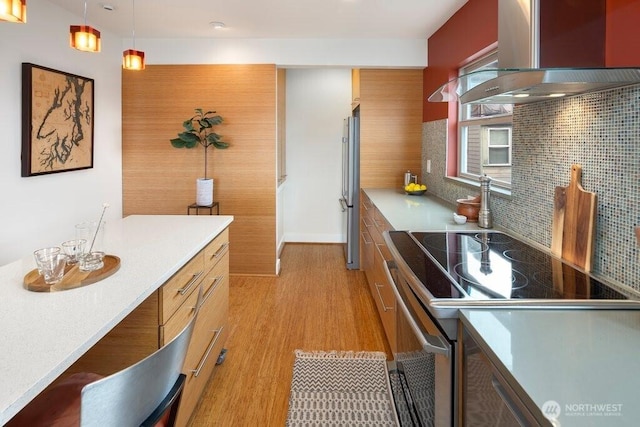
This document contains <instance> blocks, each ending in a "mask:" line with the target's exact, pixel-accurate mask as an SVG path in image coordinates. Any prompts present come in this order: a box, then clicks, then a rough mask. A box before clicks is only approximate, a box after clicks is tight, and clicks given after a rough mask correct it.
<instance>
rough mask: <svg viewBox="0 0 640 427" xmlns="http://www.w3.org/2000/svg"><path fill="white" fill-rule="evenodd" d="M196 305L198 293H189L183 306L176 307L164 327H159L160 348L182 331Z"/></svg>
mask: <svg viewBox="0 0 640 427" xmlns="http://www.w3.org/2000/svg"><path fill="white" fill-rule="evenodd" d="M201 286H202V285H201ZM197 303H198V292H191V293H190V294H189V296H188V297H187V299H186V301H185V302H184V304H182V305H181V306H180V307H178V309H177V310H176V312H175V313H174V314H173V316H171V318H170V319H169V320H168V321H167V322H166V323H165V324H164V325H160V346H163V345H166V344H167V343H168V342H169V341H171V340H172V339H173V338H174V337H175V336H176V335H178V334H179V333H180V331H182V329H183V328H184V327H185V326H186V324H187V322H188V321H189V319H191V316H193V313H194V312H195V309H196V304H197Z"/></svg>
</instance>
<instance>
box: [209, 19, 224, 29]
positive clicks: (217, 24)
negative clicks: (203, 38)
mask: <svg viewBox="0 0 640 427" xmlns="http://www.w3.org/2000/svg"><path fill="white" fill-rule="evenodd" d="M209 25H211V26H212V27H213V28H215V29H216V30H219V29H221V28H224V27H225V25H224V22H220V21H211V22H209Z"/></svg>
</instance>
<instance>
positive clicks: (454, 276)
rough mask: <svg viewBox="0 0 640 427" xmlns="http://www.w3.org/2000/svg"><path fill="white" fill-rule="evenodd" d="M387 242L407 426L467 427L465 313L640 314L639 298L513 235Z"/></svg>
mask: <svg viewBox="0 0 640 427" xmlns="http://www.w3.org/2000/svg"><path fill="white" fill-rule="evenodd" d="M383 236H384V239H385V242H386V244H387V247H388V249H389V251H390V253H391V255H392V257H393V261H392V262H389V263H388V264H387V269H388V276H389V277H388V279H389V282H390V284H391V285H393V287H394V288H395V292H396V299H397V305H398V318H397V324H398V330H397V335H398V336H397V340H398V345H397V348H396V349H395V350H394V357H395V362H394V363H395V365H394V366H393V368H394V369H392V372H391V378H392V381H393V382H392V383H396V386H394V390H402V391H403V392H404V393H403V395H404V396H405V397H404V401H403V400H402V398H397V399H396V400H397V401H398V402H400V403H398V404H397V407H398V413H399V417H400V418H401V420H405V422H406V425H419V426H421V425H426V426H436V427H449V426H454V427H455V426H459V425H465V424H464V414H462V412H461V411H462V409H463V408H462V406H461V405H459V400H460V397H459V395H460V390H461V388H460V385H459V384H460V382H461V379H460V372H461V366H462V363H463V359H462V357H461V354H460V353H461V352H460V351H459V348H458V311H459V309H461V308H473V307H483V308H486V307H505V308H510V309H516V308H518V307H523V308H529V309H535V308H544V309H549V308H563V309H573V308H579V309H611V308H618V309H619V308H634V309H638V308H640V302H639V300H638V299H637V298H635V297H634V296H631V295H627V294H626V293H625V292H623V291H622V290H619V289H616V288H614V287H612V286H610V285H608V284H605V283H603V282H602V281H600V280H598V279H596V278H595V277H593V276H591V275H589V274H588V273H586V272H584V271H581V270H579V269H576V268H575V267H573V266H571V265H569V264H566V263H564V262H563V261H562V260H560V259H558V258H555V257H553V256H551V255H550V254H549V253H548V252H545V251H543V250H541V249H538V248H535V247H533V246H532V245H529V244H527V243H525V242H523V241H521V240H519V239H516V238H514V237H512V236H510V235H508V234H506V233H500V232H494V231H474V232H463V233H457V232H405V231H388V232H385V233H383ZM497 384H498V385H499V383H497ZM398 385H399V386H398ZM495 389H496V390H503V389H504V388H503V389H500V388H497V387H496V388H495ZM403 402H404V403H403ZM403 425H404V424H403Z"/></svg>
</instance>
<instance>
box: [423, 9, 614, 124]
mask: <svg viewBox="0 0 640 427" xmlns="http://www.w3.org/2000/svg"><path fill="white" fill-rule="evenodd" d="M619 1H621V0H619ZM497 41H498V0H469V1H468V2H467V3H466V4H465V5H464V6H462V7H461V8H460V10H458V11H457V12H456V13H455V14H454V15H453V16H452V17H451V18H450V19H449V20H448V21H447V22H446V23H445V24H444V25H443V26H442V27H440V29H438V31H436V32H435V33H434V34H433V35H432V36H431V37H429V41H428V46H429V53H428V61H427V64H428V67H427V68H425V70H424V74H423V91H424V97H423V102H424V107H423V110H422V120H423V121H424V122H430V121H433V120H440V119H445V118H447V117H448V106H447V103H446V102H428V101H427V98H428V97H429V95H431V94H432V93H433V92H434V91H435V90H436V89H438V88H439V87H440V86H441V85H442V84H444V83H445V82H447V81H448V80H451V79H452V78H454V77H455V76H456V74H457V72H458V68H459V67H460V66H461V65H462V64H463V63H464V62H465V61H467V60H468V59H469V58H470V57H471V56H473V55H475V54H476V53H478V52H479V51H481V50H488V48H490V47H491V45H494V44H495V43H497Z"/></svg>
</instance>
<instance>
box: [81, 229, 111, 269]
mask: <svg viewBox="0 0 640 427" xmlns="http://www.w3.org/2000/svg"><path fill="white" fill-rule="evenodd" d="M105 226H106V221H102V222H100V223H98V221H93V222H83V223H81V224H77V225H76V239H78V240H85V241H86V243H85V244H84V250H83V251H82V254H81V255H79V256H78V266H79V268H80V270H82V271H94V270H99V269H101V268H102V267H103V266H104V261H103V258H104V254H105V251H104V230H105Z"/></svg>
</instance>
